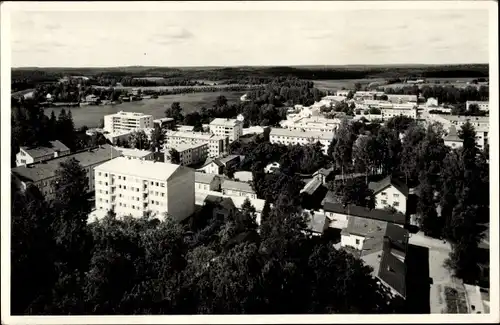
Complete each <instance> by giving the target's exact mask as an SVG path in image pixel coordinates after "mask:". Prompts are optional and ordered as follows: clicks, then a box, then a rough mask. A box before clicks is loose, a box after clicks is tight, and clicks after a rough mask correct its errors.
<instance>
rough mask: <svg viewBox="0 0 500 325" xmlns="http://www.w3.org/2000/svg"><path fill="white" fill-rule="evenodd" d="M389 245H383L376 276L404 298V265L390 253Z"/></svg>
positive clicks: (386, 243)
mask: <svg viewBox="0 0 500 325" xmlns="http://www.w3.org/2000/svg"><path fill="white" fill-rule="evenodd" d="M389 245H390V244H389V242H388V241H386V242H385V243H384V249H383V252H382V257H381V259H380V266H379V270H378V275H377V276H378V277H379V278H380V279H381V280H382V281H384V282H385V283H386V284H388V285H389V286H390V287H392V288H393V289H394V290H395V291H396V292H398V293H399V294H400V295H401V296H403V297H405V298H406V264H405V262H403V261H401V260H400V259H398V258H397V257H396V256H394V255H393V254H392V253H391V250H390V248H388V246H389Z"/></svg>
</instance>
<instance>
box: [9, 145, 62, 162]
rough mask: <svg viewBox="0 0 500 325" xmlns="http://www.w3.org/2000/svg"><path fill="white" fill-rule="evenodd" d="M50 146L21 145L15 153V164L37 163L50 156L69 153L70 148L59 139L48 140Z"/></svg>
mask: <svg viewBox="0 0 500 325" xmlns="http://www.w3.org/2000/svg"><path fill="white" fill-rule="evenodd" d="M50 145H51V147H40V146H39V147H32V148H30V147H21V148H19V152H18V153H17V154H16V166H23V165H28V164H34V163H39V162H42V161H46V160H49V159H52V158H57V157H62V156H66V155H69V154H70V150H69V148H68V147H66V146H65V145H64V144H63V143H62V142H61V141H59V140H55V141H50Z"/></svg>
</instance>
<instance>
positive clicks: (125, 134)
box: [103, 131, 134, 145]
mask: <svg viewBox="0 0 500 325" xmlns="http://www.w3.org/2000/svg"><path fill="white" fill-rule="evenodd" d="M132 133H134V131H115V132H107V131H104V133H103V135H104V137H105V138H106V140H108V141H109V142H111V144H113V145H117V144H118V143H119V142H124V141H126V142H128V141H130V137H131V136H132Z"/></svg>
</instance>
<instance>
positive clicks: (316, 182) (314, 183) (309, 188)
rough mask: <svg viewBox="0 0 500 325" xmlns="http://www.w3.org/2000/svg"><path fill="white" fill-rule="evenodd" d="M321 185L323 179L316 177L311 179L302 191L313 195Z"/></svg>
mask: <svg viewBox="0 0 500 325" xmlns="http://www.w3.org/2000/svg"><path fill="white" fill-rule="evenodd" d="M320 186H321V180H320V179H318V178H316V177H314V178H313V179H311V180H310V181H309V182H308V183H307V184H306V185H305V186H304V188H303V189H301V190H300V193H304V192H305V193H307V194H309V195H313V194H314V192H316V190H317V189H318V188H319V187H320Z"/></svg>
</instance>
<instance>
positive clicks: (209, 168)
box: [199, 162, 222, 175]
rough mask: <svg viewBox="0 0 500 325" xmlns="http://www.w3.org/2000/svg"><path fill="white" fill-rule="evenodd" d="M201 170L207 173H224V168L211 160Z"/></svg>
mask: <svg viewBox="0 0 500 325" xmlns="http://www.w3.org/2000/svg"><path fill="white" fill-rule="evenodd" d="M199 170H203V171H204V172H205V173H207V174H217V175H221V174H222V168H220V167H219V166H218V165H217V164H216V163H214V162H211V163H209V164H208V165H206V166H205V167H202V168H200V169H199Z"/></svg>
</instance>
